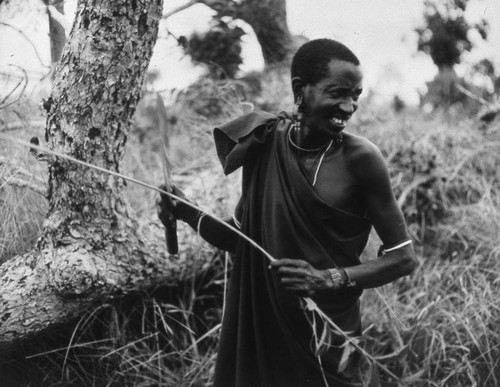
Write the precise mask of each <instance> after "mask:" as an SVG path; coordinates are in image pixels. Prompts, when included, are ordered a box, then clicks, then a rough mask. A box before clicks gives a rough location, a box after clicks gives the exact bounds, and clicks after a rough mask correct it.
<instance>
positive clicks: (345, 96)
mask: <svg viewBox="0 0 500 387" xmlns="http://www.w3.org/2000/svg"><path fill="white" fill-rule="evenodd" d="M361 91H362V74H361V70H360V69H359V66H356V65H355V64H354V63H351V62H347V61H343V60H337V59H334V60H332V61H331V62H330V63H329V65H328V74H327V75H326V76H325V77H324V78H322V79H321V80H320V81H319V82H317V83H316V84H314V85H306V86H305V87H304V94H303V95H304V102H303V114H304V116H303V117H304V123H305V124H306V125H307V126H308V127H309V128H310V129H314V130H318V131H321V132H323V133H325V134H326V133H330V134H332V132H333V133H339V132H340V131H342V130H343V129H344V128H345V126H346V124H347V121H348V120H349V118H351V116H352V115H353V114H354V112H355V111H356V110H357V108H358V98H359V95H360V94H361Z"/></svg>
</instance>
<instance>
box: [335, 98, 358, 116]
mask: <svg viewBox="0 0 500 387" xmlns="http://www.w3.org/2000/svg"><path fill="white" fill-rule="evenodd" d="M339 107H340V109H342V111H343V112H344V113H347V114H352V113H354V112H355V111H356V110H357V109H358V102H357V101H355V100H354V98H352V97H348V98H345V99H344V100H342V102H341V103H340V106H339Z"/></svg>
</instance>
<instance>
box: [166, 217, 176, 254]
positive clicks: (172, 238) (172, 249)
mask: <svg viewBox="0 0 500 387" xmlns="http://www.w3.org/2000/svg"><path fill="white" fill-rule="evenodd" d="M165 240H166V241H167V251H168V253H169V254H172V255H174V254H177V253H178V252H179V245H178V243H177V221H176V220H175V219H174V220H173V221H169V222H168V226H165Z"/></svg>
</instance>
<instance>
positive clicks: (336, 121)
mask: <svg viewBox="0 0 500 387" xmlns="http://www.w3.org/2000/svg"><path fill="white" fill-rule="evenodd" d="M348 120H349V118H339V117H332V118H330V121H331V122H332V123H333V124H334V125H336V126H341V127H344V126H346V125H347V121H348Z"/></svg>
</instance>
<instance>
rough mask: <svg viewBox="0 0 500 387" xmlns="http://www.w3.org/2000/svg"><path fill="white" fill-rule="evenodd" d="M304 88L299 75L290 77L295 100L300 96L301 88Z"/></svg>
mask: <svg viewBox="0 0 500 387" xmlns="http://www.w3.org/2000/svg"><path fill="white" fill-rule="evenodd" d="M303 88H304V81H303V80H302V78H300V77H293V78H292V91H293V97H294V100H295V102H296V101H297V98H299V97H302V89H303Z"/></svg>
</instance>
